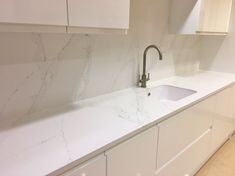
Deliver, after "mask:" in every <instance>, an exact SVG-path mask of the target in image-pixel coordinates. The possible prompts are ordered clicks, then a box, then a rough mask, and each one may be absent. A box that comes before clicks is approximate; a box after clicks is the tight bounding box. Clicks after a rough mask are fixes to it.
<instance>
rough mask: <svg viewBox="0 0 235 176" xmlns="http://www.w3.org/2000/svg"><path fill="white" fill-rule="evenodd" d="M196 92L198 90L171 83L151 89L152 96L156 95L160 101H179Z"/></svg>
mask: <svg viewBox="0 0 235 176" xmlns="http://www.w3.org/2000/svg"><path fill="white" fill-rule="evenodd" d="M195 93H197V92H196V91H194V90H191V89H184V88H180V87H175V86H170V85H162V86H158V87H156V88H152V89H151V90H150V96H151V97H156V98H158V99H159V100H160V101H178V100H181V99H183V98H186V97H188V96H190V95H192V94H195Z"/></svg>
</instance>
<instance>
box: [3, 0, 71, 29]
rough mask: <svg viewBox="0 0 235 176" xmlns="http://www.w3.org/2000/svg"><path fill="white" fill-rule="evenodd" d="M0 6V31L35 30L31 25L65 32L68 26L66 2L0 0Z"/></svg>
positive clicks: (62, 0)
mask: <svg viewBox="0 0 235 176" xmlns="http://www.w3.org/2000/svg"><path fill="white" fill-rule="evenodd" d="M0 4H1V6H0V31H4V30H7V29H9V31H12V29H11V28H12V27H14V28H15V30H16V31H17V30H20V29H23V28H24V27H27V26H29V28H31V29H33V28H35V26H32V25H42V26H44V27H47V25H50V26H55V27H56V26H57V28H59V27H61V29H62V28H63V30H64V31H65V29H66V28H65V26H67V25H68V22H67V8H66V0H49V1H48V0H40V1H38V0H20V1H18V0H7V1H6V0H0ZM22 25H25V26H22ZM42 26H41V27H40V28H42ZM17 27H18V29H17ZM40 28H39V29H38V30H40ZM48 29H51V27H48Z"/></svg>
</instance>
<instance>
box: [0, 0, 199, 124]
mask: <svg viewBox="0 0 235 176" xmlns="http://www.w3.org/2000/svg"><path fill="white" fill-rule="evenodd" d="M169 9H170V0H132V1H131V28H130V30H129V34H128V35H127V36H119V35H117V36H112V35H106V36H99V35H92V36H91V35H90V36H86V35H66V34H34V33H0V82H1V84H0V120H1V123H0V124H1V125H4V126H6V123H9V124H11V123H17V122H18V121H19V118H21V117H22V118H26V119H27V117H28V114H30V113H33V112H37V111H40V110H41V109H43V108H50V107H55V106H60V105H65V104H69V103H71V102H74V101H77V100H80V99H84V98H88V97H93V96H97V95H101V94H105V93H109V92H113V91H116V90H120V89H124V88H128V87H131V86H135V84H136V81H137V76H138V74H139V73H140V72H141V70H139V68H141V67H142V66H141V65H142V54H143V50H144V48H145V47H146V46H147V45H149V44H156V45H158V46H159V47H160V48H161V50H162V51H163V54H164V59H163V61H162V62H160V61H159V60H158V58H157V54H156V51H151V52H150V53H149V58H148V70H149V72H150V73H151V79H152V80H157V79H160V78H165V77H170V76H173V75H175V74H188V73H191V72H193V71H194V70H195V69H197V68H198V63H199V62H198V57H197V54H198V48H199V47H198V46H199V45H200V42H199V41H200V37H196V36H176V35H168V34H167V30H168V16H169ZM1 125H0V127H1Z"/></svg>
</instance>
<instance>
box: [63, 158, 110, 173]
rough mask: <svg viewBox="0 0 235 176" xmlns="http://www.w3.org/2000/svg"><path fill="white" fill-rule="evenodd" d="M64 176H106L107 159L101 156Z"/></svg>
mask: <svg viewBox="0 0 235 176" xmlns="http://www.w3.org/2000/svg"><path fill="white" fill-rule="evenodd" d="M62 176H106V157H105V156H104V155H100V156H98V157H96V158H94V159H91V160H89V161H88V162H86V163H84V164H82V165H80V166H77V167H75V168H73V169H71V170H70V171H68V172H66V173H64V174H62Z"/></svg>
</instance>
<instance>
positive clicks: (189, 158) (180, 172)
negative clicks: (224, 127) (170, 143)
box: [155, 129, 211, 176]
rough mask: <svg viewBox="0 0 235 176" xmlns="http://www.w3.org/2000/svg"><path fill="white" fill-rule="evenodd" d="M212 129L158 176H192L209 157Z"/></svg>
mask: <svg viewBox="0 0 235 176" xmlns="http://www.w3.org/2000/svg"><path fill="white" fill-rule="evenodd" d="M210 139H211V129H208V130H207V131H205V133H203V134H202V135H201V136H199V137H198V138H197V139H196V140H195V141H194V142H193V143H192V144H190V145H188V146H187V147H186V148H185V149H184V150H183V151H182V152H180V153H179V154H178V155H176V156H175V157H174V158H173V159H172V160H170V161H169V162H168V163H167V164H165V165H164V166H163V167H161V168H159V169H158V170H157V171H156V172H155V175H156V176H192V175H194V174H195V173H196V172H197V171H198V169H200V167H201V166H202V165H203V164H204V163H205V162H206V160H207V159H208V157H209V146H210Z"/></svg>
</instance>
